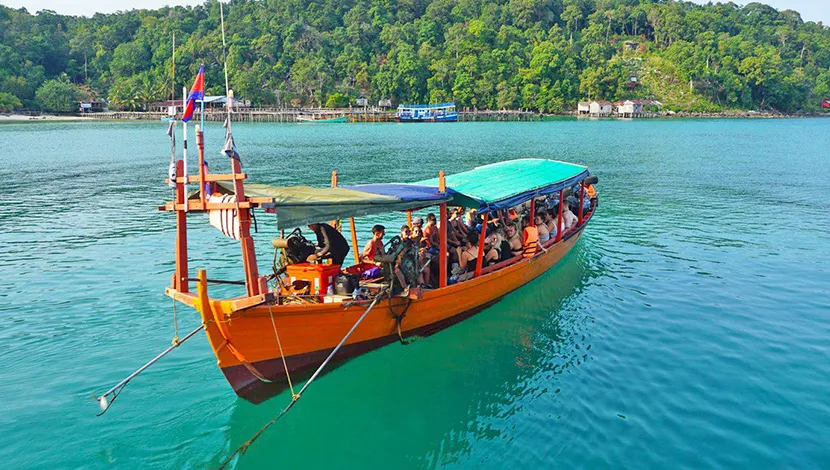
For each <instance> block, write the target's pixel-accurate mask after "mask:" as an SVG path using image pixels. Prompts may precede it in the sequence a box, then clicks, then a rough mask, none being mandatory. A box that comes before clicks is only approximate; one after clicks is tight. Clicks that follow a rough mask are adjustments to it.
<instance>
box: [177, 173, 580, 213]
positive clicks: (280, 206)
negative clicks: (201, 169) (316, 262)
mask: <svg viewBox="0 0 830 470" xmlns="http://www.w3.org/2000/svg"><path fill="white" fill-rule="evenodd" d="M589 174H590V173H589V172H588V169H587V168H585V167H584V166H581V165H574V164H572V163H564V162H557V161H553V160H543V159H520V160H510V161H506V162H501V163H493V164H491V165H485V166H481V167H477V168H474V169H472V170H470V171H465V172H463V173H457V174H454V175H448V176H446V185H447V191H446V192H445V193H440V192H439V191H438V179H437V178H432V179H429V180H424V181H419V182H417V183H412V184H404V183H375V184H360V185H353V186H339V187H336V188H315V187H312V186H270V185H267V184H246V185H245V194H246V195H247V196H248V197H252V198H264V199H270V202H266V203H262V204H261V206H262V207H263V208H265V209H274V210H276V212H277V228H279V229H291V228H294V227H299V226H302V225H306V224H309V223H312V222H322V221H328V220H334V219H345V218H348V217H359V216H365V215H372V214H381V213H385V212H394V211H406V210H413V209H420V208H423V207H428V206H434V205H437V204H442V203H448V202H452V203H453V204H454V205H459V206H464V207H470V208H475V209H478V210H479V211H482V212H487V211H492V210H497V209H507V208H510V207H514V206H516V205H518V204H521V203H522V202H525V201H527V200H529V199H531V198H533V197H538V196H545V195H550V194H555V193H558V192H559V191H560V190H562V189H565V188H568V187H570V186H572V185H574V184H576V183H578V182H579V181H581V180H583V179H584V178H586V177H587V176H588V175H589ZM217 185H218V188H217V189H218V191H219V192H220V193H224V194H233V183H232V182H226V181H219V182H217ZM195 194H198V193H194V195H195ZM194 195H191V197H194Z"/></svg>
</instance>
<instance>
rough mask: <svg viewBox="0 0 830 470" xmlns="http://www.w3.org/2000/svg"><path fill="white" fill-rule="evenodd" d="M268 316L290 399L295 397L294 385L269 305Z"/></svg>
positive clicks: (269, 305)
mask: <svg viewBox="0 0 830 470" xmlns="http://www.w3.org/2000/svg"><path fill="white" fill-rule="evenodd" d="M268 314H269V315H271V326H273V327H274V336H276V337H277V347H278V348H280V357H281V358H282V367H283V368H284V369H285V378H286V380H288V388H289V389H290V390H291V398H292V399H293V398H294V397H295V396H297V394H296V393H294V385H293V384H292V383H291V374H290V373H289V372H288V363H287V362H285V353H283V352H282V342H281V341H280V334H279V333H277V324H276V323H275V322H274V312H273V311H271V304H268Z"/></svg>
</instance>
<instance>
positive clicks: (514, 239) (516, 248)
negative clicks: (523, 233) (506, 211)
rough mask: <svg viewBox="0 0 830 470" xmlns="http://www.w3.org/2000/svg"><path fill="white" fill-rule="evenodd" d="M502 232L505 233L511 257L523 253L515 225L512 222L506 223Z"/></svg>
mask: <svg viewBox="0 0 830 470" xmlns="http://www.w3.org/2000/svg"><path fill="white" fill-rule="evenodd" d="M504 232H505V234H506V235H507V243H508V244H509V245H510V254H511V255H512V256H511V258H512V257H515V256H519V255H521V254H523V253H524V249H523V247H522V239H521V238H520V237H519V231H518V230H516V226H515V225H513V224H510V225H507V226H506V227H505V229H504Z"/></svg>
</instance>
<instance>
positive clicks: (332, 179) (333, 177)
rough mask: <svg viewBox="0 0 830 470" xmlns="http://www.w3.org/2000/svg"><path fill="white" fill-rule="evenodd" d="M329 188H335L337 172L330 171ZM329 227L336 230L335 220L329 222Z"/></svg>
mask: <svg viewBox="0 0 830 470" xmlns="http://www.w3.org/2000/svg"><path fill="white" fill-rule="evenodd" d="M331 187H332V188H336V187H337V170H332V172H331ZM329 225H331V226H332V227H334V228H337V219H332V220H330V221H329Z"/></svg>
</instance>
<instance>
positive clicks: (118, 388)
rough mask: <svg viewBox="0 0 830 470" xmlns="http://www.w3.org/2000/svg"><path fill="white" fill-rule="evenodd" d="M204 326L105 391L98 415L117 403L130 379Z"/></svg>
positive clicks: (98, 398) (99, 398) (98, 399)
mask: <svg viewBox="0 0 830 470" xmlns="http://www.w3.org/2000/svg"><path fill="white" fill-rule="evenodd" d="M204 328H205V325H204V324H201V325H199V327H198V328H196V329H195V330H193V331H191V332H190V333H188V334H187V336H185V337H184V338H182V339H181V340H178V341H175V342H174V343H173V344H172V345H171V346H170V347H169V348H167V349H165V350H164V351H162V352H161V353H160V354H159V355H158V356H156V357H154V358H153V359H152V360H150V362H148V363H147V364H144V365H143V366H141V367H139V368H138V370H136V371H135V372H133V373H132V374H130V375H129V376H127V378H126V379H124V380H122V381H121V382H118V383H117V384H115V386H114V387H112V388H111V389H109V390H107V392H106V393H104V394H103V395H101V396H100V397H97V398H96V400H97V401H98V404H99V405H100V406H101V412H100V413H98V416H101V415H102V414H104V413H106V412H107V410H108V409H110V406H112V404H113V403H115V399H116V398H118V394H120V393H121V390H124V387H126V386H127V384H128V383H130V381H131V380H133V379H134V378H135V377H136V376H137V375H138V374H140V373H142V372H144V370H145V369H147V368H148V367H150V366H151V365H153V364H155V363H156V362H157V361H158V360H159V359H161V358H163V357H164V356H166V355H167V354H169V353H170V351H172V350H174V349H176V348H178V347H179V346H181V344H182V343H184V342H185V341H187V340H188V339H190V338H191V337H192V336H193V335H195V334H196V333H198V332H200V331H202V330H203V329H204ZM110 395H112V400H110V401H108V400H107V397H108V396H110Z"/></svg>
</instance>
